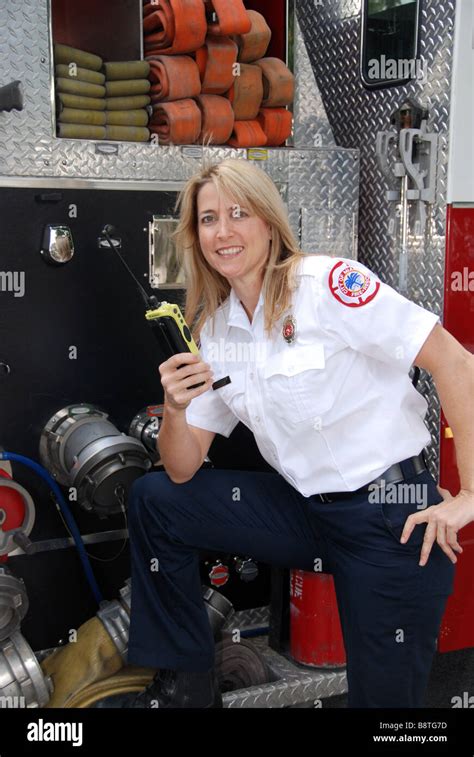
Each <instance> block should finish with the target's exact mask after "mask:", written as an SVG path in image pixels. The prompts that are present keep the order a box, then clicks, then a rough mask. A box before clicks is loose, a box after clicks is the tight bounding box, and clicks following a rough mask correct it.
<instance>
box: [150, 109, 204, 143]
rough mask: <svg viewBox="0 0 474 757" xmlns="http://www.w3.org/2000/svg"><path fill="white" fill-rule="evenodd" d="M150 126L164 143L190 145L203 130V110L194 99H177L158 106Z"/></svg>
mask: <svg viewBox="0 0 474 757" xmlns="http://www.w3.org/2000/svg"><path fill="white" fill-rule="evenodd" d="M148 128H149V130H150V131H151V132H153V134H157V135H158V138H159V142H160V144H162V145H170V144H173V145H189V144H192V143H193V142H195V141H196V140H197V138H198V137H199V134H200V132H201V111H200V110H199V108H198V106H197V105H196V103H195V102H194V100H190V99H185V100H176V101H175V102H170V103H162V104H161V105H158V106H156V108H155V111H154V113H153V116H152V117H151V119H150V123H149V125H148Z"/></svg>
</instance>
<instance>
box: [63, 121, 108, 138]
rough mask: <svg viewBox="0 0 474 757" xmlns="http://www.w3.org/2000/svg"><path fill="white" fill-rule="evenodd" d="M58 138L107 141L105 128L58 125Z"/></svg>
mask: <svg viewBox="0 0 474 757" xmlns="http://www.w3.org/2000/svg"><path fill="white" fill-rule="evenodd" d="M58 137H63V138H65V139H105V126H87V125H86V124H58Z"/></svg>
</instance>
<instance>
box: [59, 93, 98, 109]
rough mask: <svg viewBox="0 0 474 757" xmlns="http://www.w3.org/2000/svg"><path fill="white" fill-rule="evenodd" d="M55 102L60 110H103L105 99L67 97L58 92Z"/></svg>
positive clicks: (77, 96)
mask: <svg viewBox="0 0 474 757" xmlns="http://www.w3.org/2000/svg"><path fill="white" fill-rule="evenodd" d="M57 101H58V104H59V107H60V109H63V108H78V109H79V110H105V99H104V98H103V97H81V95H67V94H65V93H64V92H58V93H57Z"/></svg>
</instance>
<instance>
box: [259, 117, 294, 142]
mask: <svg viewBox="0 0 474 757" xmlns="http://www.w3.org/2000/svg"><path fill="white" fill-rule="evenodd" d="M257 121H258V122H259V124H260V126H261V127H262V129H263V131H264V132H265V135H266V137H267V146H268V147H270V146H271V147H279V146H280V145H283V144H284V143H285V141H286V140H287V139H288V137H289V136H290V134H291V128H292V125H293V116H292V114H291V112H290V111H289V110H286V109H285V108H261V110H259V112H258V117H257Z"/></svg>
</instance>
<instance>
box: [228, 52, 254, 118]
mask: <svg viewBox="0 0 474 757" xmlns="http://www.w3.org/2000/svg"><path fill="white" fill-rule="evenodd" d="M227 97H228V98H229V100H230V102H231V103H232V107H233V109H234V113H235V120H236V121H252V120H254V119H255V118H256V117H257V115H258V111H259V109H260V105H261V103H262V97H263V82H262V70H261V68H260V67H259V66H254V65H251V64H249V63H240V75H239V76H236V77H234V83H233V85H232V87H231V88H230V89H229V91H228V93H227Z"/></svg>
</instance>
